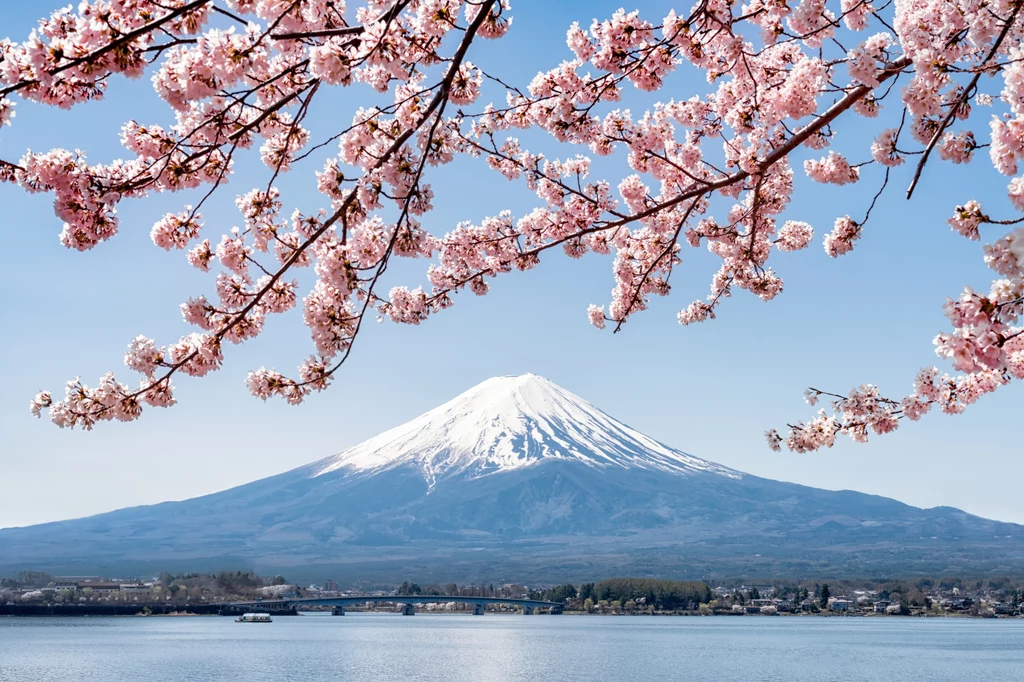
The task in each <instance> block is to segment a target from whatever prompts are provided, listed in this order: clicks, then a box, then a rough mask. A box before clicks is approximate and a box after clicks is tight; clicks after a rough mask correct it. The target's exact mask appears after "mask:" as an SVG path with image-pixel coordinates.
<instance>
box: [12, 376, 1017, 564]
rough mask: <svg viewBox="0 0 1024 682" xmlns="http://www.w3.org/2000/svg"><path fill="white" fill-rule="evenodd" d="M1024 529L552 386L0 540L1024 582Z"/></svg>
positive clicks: (41, 555)
mask: <svg viewBox="0 0 1024 682" xmlns="http://www.w3.org/2000/svg"><path fill="white" fill-rule="evenodd" d="M1022 559H1024V526H1019V525H1016V524H1011V523H1002V522H998V521H990V520H987V519H983V518H980V517H977V516H973V515H971V514H967V513H965V512H962V511H960V510H957V509H953V508H950V507H937V508H934V509H919V508H916V507H912V506H909V505H906V504H903V503H901V502H897V501H895V500H891V499H888V498H884V497H878V496H873V495H865V494H862V493H857V492H852V491H827V490H820V489H816V488H809V487H806V486H801V485H796V484H793V483H783V482H779V481H772V480H768V479H764V478H759V477H756V476H751V475H749V474H745V473H742V472H739V471H736V470H733V469H729V468H727V467H724V466H721V465H718V464H715V463H712V462H709V461H706V460H703V459H699V458H697V457H694V456H692V455H689V454H687V453H685V452H682V451H680V450H676V449H674V448H671V447H668V446H666V445H663V444H661V443H659V442H657V441H655V440H653V439H651V438H649V437H647V436H645V435H643V434H642V433H639V432H638V431H636V430H634V429H632V428H630V427H628V426H626V425H625V424H622V423H621V422H619V421H617V420H615V419H613V418H612V417H610V416H608V415H607V414H605V413H604V412H602V411H600V410H599V409H597V408H596V407H594V406H593V405H591V404H590V403H588V402H587V401H585V400H583V399H582V398H580V397H578V396H576V395H574V394H572V393H570V392H569V391H567V390H565V389H563V388H561V387H559V386H557V385H555V384H553V383H551V382H550V381H548V380H546V379H543V378H541V377H538V376H535V375H532V374H526V375H523V376H509V377H496V378H493V379H488V380H487V381H484V382H483V383H481V384H479V385H477V386H475V387H473V388H471V389H469V390H468V391H466V392H465V393H463V394H461V395H459V396H457V397H456V398H454V399H453V400H451V401H449V402H447V403H445V404H443V405H441V406H439V407H437V408H435V409H433V410H430V411H429V412H427V413H425V414H423V415H421V416H419V417H417V418H416V419H413V420H412V421H410V422H407V423H405V424H403V425H401V426H398V427H395V428H393V429H391V430H389V431H386V432H384V433H382V434H380V435H379V436H376V437H374V438H371V439H369V440H367V441H365V442H363V443H360V444H358V445H355V446H353V447H351V448H348V449H346V450H344V451H342V452H340V453H339V454H337V455H335V456H332V457H328V458H326V459H323V460H320V461H318V462H314V463H312V464H309V465H307V466H304V467H300V468H298V469H294V470H292V471H289V472H286V473H283V474H280V475H278V476H273V477H270V478H265V479H262V480H259V481H255V482H253V483H249V484H246V485H242V486H239V487H236V488H232V489H230V490H226V491H223V492H219V493H215V494H212V495H206V496H203V497H198V498H194V499H190V500H185V501H182V502H165V503H162V504H157V505H152V506H144V507H134V508H128V509H121V510H118V511H114V512H110V513H106V514H100V515H97V516H91V517H88V518H83V519H74V520H70V521H60V522H56V523H48V524H41V525H37V526H29V527H26V528H9V529H4V530H0V575H2V574H4V573H5V571H6V572H11V571H17V570H26V569H39V570H48V571H50V572H60V573H78V574H81V573H117V574H122V573H143V572H148V571H157V570H217V569H222V568H225V569H226V568H231V569H233V570H234V569H237V568H241V567H248V568H253V569H256V570H257V571H263V572H267V571H281V572H285V573H286V574H287V575H289V576H294V577H296V578H299V579H302V578H303V577H304V576H307V575H308V576H310V577H314V578H315V577H322V576H324V575H333V576H335V577H339V578H347V579H370V580H373V579H377V580H385V579H405V578H409V577H411V578H415V579H418V580H433V579H436V580H448V579H451V580H474V579H502V578H505V579H518V580H570V579H586V578H595V577H602V576H608V575H613V574H627V573H628V574H632V575H658V576H668V575H671V576H678V577H702V576H709V575H718V576H763V577H769V576H775V575H778V576H783V575H785V576H790V577H807V576H814V577H817V576H822V577H828V576H832V575H847V576H857V575H860V576H863V575H869V574H870V575H879V574H884V573H888V574H902V575H907V574H912V573H943V574H945V573H960V574H967V573H969V574H978V573H1012V572H1016V569H1017V568H1018V567H1019V565H1020V562H1021V560H1022Z"/></svg>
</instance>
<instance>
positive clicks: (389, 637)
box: [0, 613, 1024, 682]
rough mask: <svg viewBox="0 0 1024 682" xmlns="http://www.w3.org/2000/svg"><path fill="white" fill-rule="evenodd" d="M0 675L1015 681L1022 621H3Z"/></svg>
mask: <svg viewBox="0 0 1024 682" xmlns="http://www.w3.org/2000/svg"><path fill="white" fill-rule="evenodd" d="M0 680H2V681H3V682H8V681H18V682H21V681H22V680H26V681H31V682H71V681H74V682H80V681H82V680H103V681H104V682H107V681H109V682H122V681H127V680H131V681H133V682H134V681H135V680H144V681H145V682H158V681H164V680H175V681H177V680H186V681H189V680H202V681H203V682H206V681H208V680H209V681H214V680H216V681H221V680H228V681H235V680H238V681H243V680H244V681H245V682H262V681H264V680H266V681H273V682H279V681H282V680H303V681H305V680H311V681H319V680H331V681H332V682H337V681H340V680H403V681H405V680H427V681H430V680H444V681H448V680H473V681H489V680H543V681H545V682H565V681H568V680H573V681H575V680H601V681H602V682H608V681H611V682H614V681H617V680H628V681H629V682H646V681H647V680H709V681H710V680H714V681H715V682H733V681H740V680H743V681H746V680H764V681H768V682H773V681H776V680H778V681H783V680H785V681H786V682H810V681H814V682H819V681H829V680H837V681H838V680H842V681H844V682H855V681H864V682H890V681H896V682H917V681H919V680H920V681H922V682H923V681H925V680H927V681H928V682H943V681H945V680H950V681H952V680H956V681H958V682H959V681H961V680H984V681H986V682H990V681H991V682H997V681H1002V680H1005V681H1007V682H1011V681H1012V682H1021V681H1022V680H1024V621H1022V620H1017V621H1007V620H1001V621H991V620H953V619H944V620H940V619H896V618H884V619H883V618H784V617H782V618H750V617H747V618H726V617H719V618H672V617H660V618H659V617H603V618H602V617H580V616H556V617H552V616H543V615H537V616H513V615H507V616H506V615H496V614H489V615H486V616H482V617H473V616H469V615H461V614H460V615H454V614H452V615H433V614H417V615H416V616H414V617H411V618H409V617H402V616H399V615H397V614H387V613H370V614H349V615H347V616H344V617H331V616H330V615H326V614H324V615H321V614H315V615H305V616H296V617H290V618H288V617H280V618H275V619H274V622H273V623H271V624H269V625H266V624H238V623H235V622H234V621H233V619H231V618H221V617H202V618H132V617H125V618H40V619H31V618H0Z"/></svg>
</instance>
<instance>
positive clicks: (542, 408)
mask: <svg viewBox="0 0 1024 682" xmlns="http://www.w3.org/2000/svg"><path fill="white" fill-rule="evenodd" d="M552 459H563V460H578V461H581V462H583V463H585V464H587V465H589V466H593V467H601V468H613V467H620V468H638V469H648V470H659V471H665V472H670V473H675V474H682V475H685V474H692V473H697V472H710V473H715V474H719V475H722V476H727V477H729V478H741V477H742V474H740V472H737V471H733V470H732V469H728V468H726V467H723V466H720V465H718V464H714V463H711V462H707V461H705V460H702V459H698V458H697V457H692V456H690V455H688V454H686V453H684V452H680V451H679V450H674V449H672V448H669V447H666V446H665V445H662V444H661V443H659V442H657V441H655V440H653V439H651V438H648V437H647V436H645V435H643V434H642V433H640V432H638V431H635V430H634V429H631V428H629V427H628V426H626V425H625V424H623V423H621V422H619V421H616V420H615V419H612V418H611V417H609V416H608V415H607V414H605V413H604V412H602V411H600V410H598V409H597V408H596V407H594V406H593V405H591V404H590V403H588V402H587V401H585V400H583V399H582V398H580V397H579V396H577V395H574V394H572V393H570V392H569V391H567V390H565V389H564V388H561V387H560V386H557V385H555V384H553V383H552V382H550V381H548V380H547V379H545V378H543V377H539V376H536V375H534V374H524V375H522V376H504V377H494V378H492V379H488V380H486V381H484V382H483V383H480V384H478V385H476V386H474V387H473V388H471V389H469V390H468V391H466V392H465V393H463V394H461V395H459V396H458V397H456V398H454V399H453V400H450V401H448V402H447V403H445V404H443V405H441V406H440V407H436V408H434V409H433V410H430V411H429V412H427V413H426V414H423V415H421V416H419V417H417V418H416V419H413V420H412V421H410V422H407V423H405V424H402V425H401V426H398V427H395V428H393V429H391V430H389V431H385V432H384V433H382V434H380V435H379V436H376V437H374V438H371V439H369V440H367V441H364V442H363V443H360V444H359V445H355V446H353V447H351V448H349V449H347V450H344V451H342V452H341V453H339V454H338V455H335V456H334V457H330V458H328V459H325V460H322V461H321V462H318V463H317V464H316V465H314V467H313V470H314V473H313V476H321V475H323V474H326V473H329V472H332V471H337V470H339V469H344V470H346V472H349V473H356V472H376V471H382V470H387V469H391V468H394V467H399V466H404V465H410V464H411V465H414V466H416V467H418V468H419V469H420V470H421V471H422V472H423V476H424V478H425V479H426V481H427V482H428V484H430V486H431V487H432V486H433V485H434V483H436V482H437V480H439V479H441V478H447V477H450V476H454V475H460V476H463V477H467V478H477V477H480V476H486V475H488V474H493V473H497V472H502V471H509V470H513V469H518V468H520V467H527V466H532V465H535V464H537V463H539V462H542V461H545V460H552Z"/></svg>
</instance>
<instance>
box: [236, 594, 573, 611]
mask: <svg viewBox="0 0 1024 682" xmlns="http://www.w3.org/2000/svg"><path fill="white" fill-rule="evenodd" d="M367 602H374V603H383V604H398V605H399V606H400V607H401V608H400V611H401V613H402V615H405V616H412V615H414V614H415V613H416V609H415V607H414V605H415V604H450V603H452V602H455V603H456V604H471V605H472V606H473V615H474V616H482V615H484V607H485V606H486V605H488V604H508V605H511V606H518V607H520V608H521V609H523V613H526V614H532V613H533V612H534V611H535V610H537V609H546V610H547V611H548V612H549V613H551V614H556V615H557V614H561V613H562V604H561V603H559V602H553V601H541V600H539V599H507V598H504V597H456V596H447V595H427V594H393V595H388V596H382V595H377V594H359V595H354V596H353V595H349V596H345V597H308V598H306V597H304V598H298V597H296V598H293V599H257V600H256V601H236V602H225V603H223V604H219V605H218V606H220V607H221V613H223V614H235V613H243V612H246V611H250V612H251V611H255V612H266V613H283V612H287V613H294V611H295V609H296V607H298V606H303V605H306V604H309V605H318V606H332V607H334V609H333V613H334V615H336V616H344V615H345V607H346V606H352V605H354V604H365V603H367Z"/></svg>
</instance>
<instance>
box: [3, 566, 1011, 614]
mask: <svg viewBox="0 0 1024 682" xmlns="http://www.w3.org/2000/svg"><path fill="white" fill-rule="evenodd" d="M354 595H367V596H369V597H376V598H377V600H374V599H368V600H367V606H366V608H367V609H379V608H384V609H387V608H389V607H387V606H382V605H383V604H386V603H388V602H389V599H393V598H394V597H396V596H399V595H420V596H437V597H444V596H462V597H485V598H486V597H493V598H504V599H539V600H544V601H552V602H558V603H561V604H563V605H564V609H563V612H565V613H577V614H605V615H644V614H679V615H844V616H852V615H871V616H967V617H970V616H974V617H988V618H1007V617H1019V616H1024V578H1011V577H988V578H972V579H968V578H960V577H943V578H915V579H909V580H897V579H875V580H832V581H762V582H755V581H746V582H741V581H716V582H713V581H682V580H663V579H652V578H609V579H603V580H598V581H595V582H584V583H565V584H562V585H552V586H543V585H535V586H527V585H522V584H519V583H501V584H497V585H496V584H493V583H475V584H470V585H465V584H463V585H459V584H456V583H446V584H438V583H429V584H428V583H425V584H423V585H420V584H419V583H416V582H410V581H405V582H403V583H401V584H388V583H381V584H374V583H363V584H357V585H349V586H346V587H344V588H341V587H339V585H338V584H337V583H336V582H335V581H333V580H330V579H328V580H324V581H322V582H321V583H319V584H310V585H308V586H305V587H304V586H301V585H299V584H297V583H293V582H289V581H288V580H287V579H286V578H285V577H283V576H280V575H277V576H270V577H262V576H259V575H256V574H255V573H253V572H250V571H244V572H243V571H234V572H231V571H223V572H220V573H178V574H171V573H161V574H159V575H157V576H153V577H149V578H131V579H123V578H122V579H115V578H110V577H106V578H104V577H99V576H84V577H83V576H78V577H75V576H70V577H69V576H52V575H49V574H46V573H41V572H22V573H20V574H19V575H18V576H17V577H14V578H3V579H0V615H77V614H82V615H139V614H141V615H184V614H194V615H204V614H215V613H218V612H219V607H218V606H217V605H218V604H221V603H223V602H230V601H246V600H249V601H251V600H257V599H301V598H315V597H321V596H322V597H331V596H354ZM378 600H379V601H378ZM299 608H300V609H302V610H317V607H313V606H304V605H300V606H299ZM324 608H329V607H324ZM346 608H350V607H346ZM420 608H421V609H422V610H427V611H460V610H463V609H464V608H465V605H461V604H454V603H445V602H443V601H441V602H440V603H438V604H426V605H422V606H421V607H420ZM351 610H359V608H358V607H357V608H355V609H351ZM488 610H493V611H516V610H517V607H514V606H510V605H498V604H495V605H491V606H489V607H488Z"/></svg>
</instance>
